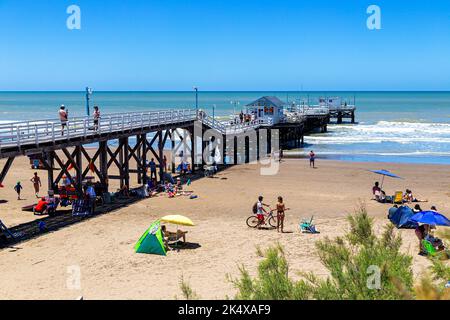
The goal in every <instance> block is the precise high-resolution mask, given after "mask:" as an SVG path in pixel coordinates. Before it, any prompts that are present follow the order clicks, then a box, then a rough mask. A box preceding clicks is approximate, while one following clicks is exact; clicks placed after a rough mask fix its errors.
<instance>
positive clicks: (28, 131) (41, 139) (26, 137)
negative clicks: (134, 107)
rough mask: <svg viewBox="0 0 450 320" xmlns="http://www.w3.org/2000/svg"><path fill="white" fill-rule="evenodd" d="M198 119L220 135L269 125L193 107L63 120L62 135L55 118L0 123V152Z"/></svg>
mask: <svg viewBox="0 0 450 320" xmlns="http://www.w3.org/2000/svg"><path fill="white" fill-rule="evenodd" d="M197 120H198V121H201V122H202V123H204V124H205V125H207V126H208V127H210V128H213V129H215V130H217V131H219V132H220V133H221V134H224V135H225V134H237V133H240V132H245V131H246V130H250V129H256V128H258V127H261V126H265V125H272V123H271V122H270V121H269V120H261V119H258V120H254V121H251V122H249V123H242V124H224V123H223V122H221V121H218V120H216V119H215V118H213V117H211V116H209V115H208V114H206V112H204V111H197V110H196V109H171V110H158V111H146V112H128V113H111V114H105V115H103V116H102V117H101V118H100V120H99V123H98V126H97V128H95V127H94V119H93V118H91V117H75V118H71V119H69V121H67V126H66V128H65V130H64V135H63V134H62V127H61V121H60V120H59V119H43V120H29V121H19V122H11V123H2V124H0V152H1V149H2V148H4V147H15V146H16V147H18V148H19V149H20V148H21V147H22V146H23V145H27V144H29V145H36V146H39V145H40V144H43V143H52V144H56V143H57V142H64V141H70V140H71V139H75V138H87V137H92V136H95V135H99V134H108V133H117V132H131V131H135V130H137V129H142V130H144V128H148V127H153V126H160V125H167V124H172V123H180V122H187V121H197Z"/></svg>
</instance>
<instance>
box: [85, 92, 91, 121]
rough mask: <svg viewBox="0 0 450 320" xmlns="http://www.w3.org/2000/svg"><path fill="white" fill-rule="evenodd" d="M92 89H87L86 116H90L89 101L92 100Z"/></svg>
mask: <svg viewBox="0 0 450 320" xmlns="http://www.w3.org/2000/svg"><path fill="white" fill-rule="evenodd" d="M91 95H92V88H89V87H86V115H87V116H88V117H89V116H90V108H89V101H90V100H91Z"/></svg>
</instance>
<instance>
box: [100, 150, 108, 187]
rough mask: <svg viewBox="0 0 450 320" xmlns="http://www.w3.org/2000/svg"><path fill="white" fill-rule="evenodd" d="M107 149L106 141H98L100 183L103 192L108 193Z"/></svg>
mask: <svg viewBox="0 0 450 320" xmlns="http://www.w3.org/2000/svg"><path fill="white" fill-rule="evenodd" d="M107 147H108V141H100V144H99V148H100V173H101V177H100V182H101V183H102V185H103V188H104V190H105V192H108V185H109V181H108V152H107V150H106V148H107Z"/></svg>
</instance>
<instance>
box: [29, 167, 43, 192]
mask: <svg viewBox="0 0 450 320" xmlns="http://www.w3.org/2000/svg"><path fill="white" fill-rule="evenodd" d="M30 181H31V182H32V183H33V187H34V194H35V195H36V198H39V188H40V187H42V183H41V178H39V176H38V174H37V172H35V173H34V176H33V178H31V179H30Z"/></svg>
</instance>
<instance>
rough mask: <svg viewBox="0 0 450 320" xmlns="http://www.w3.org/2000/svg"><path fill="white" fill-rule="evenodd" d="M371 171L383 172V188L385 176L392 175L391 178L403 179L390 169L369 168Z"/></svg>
mask: <svg viewBox="0 0 450 320" xmlns="http://www.w3.org/2000/svg"><path fill="white" fill-rule="evenodd" d="M369 171H370V172H373V173H376V174H381V175H382V176H383V180H382V181H381V187H380V188H381V189H383V183H384V177H391V178H396V179H402V178H401V177H399V176H398V175H396V174H394V173H392V172H390V171H388V170H384V169H383V170H369Z"/></svg>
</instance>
